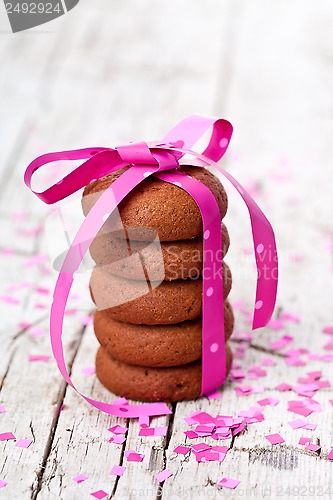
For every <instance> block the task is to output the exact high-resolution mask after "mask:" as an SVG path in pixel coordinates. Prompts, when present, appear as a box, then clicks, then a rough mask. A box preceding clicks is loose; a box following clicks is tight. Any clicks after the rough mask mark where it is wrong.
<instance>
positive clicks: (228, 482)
mask: <svg viewBox="0 0 333 500" xmlns="http://www.w3.org/2000/svg"><path fill="white" fill-rule="evenodd" d="M239 484H240V481H238V479H231V478H230V477H223V478H222V479H221V480H220V481H219V482H218V483H217V485H218V486H224V488H229V489H231V490H234V489H235V488H237V486H238V485H239Z"/></svg>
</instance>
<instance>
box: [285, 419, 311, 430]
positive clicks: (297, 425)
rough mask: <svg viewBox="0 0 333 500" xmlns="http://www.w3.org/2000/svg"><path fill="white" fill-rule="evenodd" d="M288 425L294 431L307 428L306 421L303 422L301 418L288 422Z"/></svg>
mask: <svg viewBox="0 0 333 500" xmlns="http://www.w3.org/2000/svg"><path fill="white" fill-rule="evenodd" d="M288 424H289V425H290V426H291V427H292V428H293V429H301V428H302V427H305V426H306V424H307V423H306V421H305V420H302V419H300V418H298V419H296V420H292V421H291V422H288Z"/></svg>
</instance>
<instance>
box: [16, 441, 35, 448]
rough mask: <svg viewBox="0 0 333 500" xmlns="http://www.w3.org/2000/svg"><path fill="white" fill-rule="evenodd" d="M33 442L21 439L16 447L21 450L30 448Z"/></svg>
mask: <svg viewBox="0 0 333 500" xmlns="http://www.w3.org/2000/svg"><path fill="white" fill-rule="evenodd" d="M32 442H33V440H32V439H19V440H18V441H16V443H15V446H18V447H19V448H29V446H30V445H31V443H32Z"/></svg>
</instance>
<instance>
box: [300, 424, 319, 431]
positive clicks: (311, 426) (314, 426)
mask: <svg viewBox="0 0 333 500" xmlns="http://www.w3.org/2000/svg"><path fill="white" fill-rule="evenodd" d="M303 429H306V430H308V431H315V430H316V429H317V424H311V423H307V424H306V425H305V426H304V427H303Z"/></svg>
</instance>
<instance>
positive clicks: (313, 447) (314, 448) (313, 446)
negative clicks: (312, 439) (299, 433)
mask: <svg viewBox="0 0 333 500" xmlns="http://www.w3.org/2000/svg"><path fill="white" fill-rule="evenodd" d="M305 449H306V450H309V451H314V452H317V451H319V450H320V449H321V446H319V445H318V444H314V443H309V444H307V445H305Z"/></svg>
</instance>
